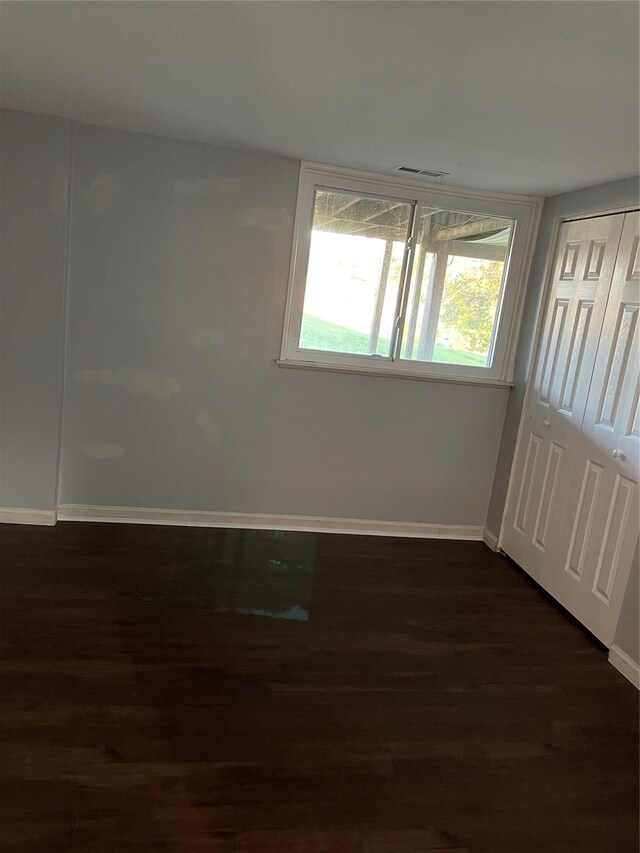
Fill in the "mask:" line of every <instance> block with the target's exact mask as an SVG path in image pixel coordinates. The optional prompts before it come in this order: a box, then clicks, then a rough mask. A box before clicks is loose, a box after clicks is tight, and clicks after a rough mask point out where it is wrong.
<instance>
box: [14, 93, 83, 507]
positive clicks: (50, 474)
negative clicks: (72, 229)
mask: <svg viewBox="0 0 640 853" xmlns="http://www.w3.org/2000/svg"><path fill="white" fill-rule="evenodd" d="M69 160H70V124H69V122H67V121H64V120H62V119H55V118H49V117H46V116H35V115H30V114H28V113H18V112H10V111H6V110H3V111H2V113H1V115H0V269H1V270H2V276H1V281H0V506H2V507H9V508H16V509H17V508H29V509H41V510H54V509H55V505H56V477H57V467H58V465H57V463H58V446H59V434H60V408H61V403H62V356H63V345H64V285H65V258H66V229H67V190H68V169H69Z"/></svg>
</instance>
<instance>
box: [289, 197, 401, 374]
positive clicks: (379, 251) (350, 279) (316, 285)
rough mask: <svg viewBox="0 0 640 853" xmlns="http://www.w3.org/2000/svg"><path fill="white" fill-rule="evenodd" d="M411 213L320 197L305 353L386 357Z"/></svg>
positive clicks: (386, 204)
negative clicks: (313, 350)
mask: <svg viewBox="0 0 640 853" xmlns="http://www.w3.org/2000/svg"><path fill="white" fill-rule="evenodd" d="M411 209H412V205H411V204H410V203H407V202H402V201H394V200H393V199H381V198H372V197H369V196H362V195H356V194H352V193H345V192H332V191H331V190H317V191H316V196H315V204H314V210H313V227H312V233H311V251H310V254H309V266H308V270H307V283H306V289H305V296H304V308H303V315H302V327H301V330H300V347H301V348H303V349H316V350H324V351H326V352H339V353H348V354H355V355H380V356H385V357H386V356H389V354H390V344H391V333H392V330H393V323H394V320H395V315H396V305H397V300H398V291H399V288H400V274H401V271H402V260H403V257H404V252H405V246H406V242H407V238H408V236H409V222H410V218H411Z"/></svg>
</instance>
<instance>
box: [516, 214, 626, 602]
mask: <svg viewBox="0 0 640 853" xmlns="http://www.w3.org/2000/svg"><path fill="white" fill-rule="evenodd" d="M623 220H624V214H619V215H616V216H607V217H597V218H594V219H586V220H581V221H577V222H567V223H564V224H563V225H562V227H561V229H560V233H559V237H558V245H557V250H556V257H555V261H554V268H553V274H552V281H551V292H550V295H549V302H548V306H547V310H546V316H545V322H544V327H543V331H542V335H541V339H540V343H539V347H538V356H537V359H536V364H535V368H534V380H533V382H532V384H531V387H530V390H529V396H528V399H527V404H526V406H525V412H524V418H523V428H522V432H521V437H520V441H519V448H518V451H517V453H516V460H515V469H514V470H515V474H514V486H515V487H514V488H512V490H511V495H510V499H509V506H508V507H507V513H506V516H505V523H504V525H503V530H502V538H501V547H502V548H503V549H504V550H505V551H506V552H507V553H508V554H509V555H510V556H511V557H513V558H514V559H515V560H516V562H518V563H519V564H520V565H521V566H523V567H524V568H526V570H527V571H528V572H529V573H530V574H531V575H533V577H534V578H535V579H536V580H538V581H539V582H540V583H542V584H543V585H547V584H548V580H549V576H550V573H551V570H552V569H551V563H550V557H549V555H550V553H554V552H555V551H556V549H557V543H558V542H559V541H560V540H562V539H563V538H564V544H565V555H564V557H565V559H566V551H567V546H568V537H569V533H568V532H567V531H566V529H565V528H563V517H562V516H563V512H564V507H565V504H566V500H567V494H568V490H569V485H570V481H571V473H572V470H573V465H574V462H575V457H576V451H577V446H578V441H579V437H580V429H581V426H582V421H583V418H584V413H585V406H586V402H587V396H588V393H589V383H590V380H591V374H592V372H593V366H594V360H595V354H596V349H597V346H598V338H599V335H600V330H601V327H602V321H603V317H604V312H605V308H606V303H607V296H608V292H609V286H610V283H611V279H612V275H613V268H614V263H615V259H616V255H617V251H618V246H619V243H620V235H621V232H622V225H623ZM583 471H584V465H583ZM581 475H582V472H581ZM592 487H593V483H592V480H591V479H588V482H587V486H586V487H585V488H588V489H591V488H592ZM589 494H590V492H589V491H587V492H585V496H584V501H586V502H587V503H584V501H583V504H584V508H586V507H587V506H588V501H589ZM587 521H588V519H587ZM587 521H584V522H581V523H584V524H586V523H587ZM576 536H578V533H576ZM563 563H564V560H563Z"/></svg>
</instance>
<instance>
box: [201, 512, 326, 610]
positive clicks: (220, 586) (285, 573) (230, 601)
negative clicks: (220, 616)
mask: <svg viewBox="0 0 640 853" xmlns="http://www.w3.org/2000/svg"><path fill="white" fill-rule="evenodd" d="M315 558H316V539H315V537H313V536H309V535H308V534H306V533H295V532H287V533H285V532H283V531H278V530H273V531H264V535H262V536H260V537H251V536H247V535H246V531H243V530H232V529H231V530H226V531H225V541H224V546H223V549H222V571H221V573H220V576H219V578H218V579H217V583H216V590H215V595H216V598H217V603H218V607H217V609H218V610H220V611H221V612H227V613H241V614H246V615H252V616H266V617H270V618H274V619H289V620H295V621H298V622H307V621H309V618H310V600H311V583H312V580H313V571H314V566H315Z"/></svg>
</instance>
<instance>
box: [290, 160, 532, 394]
mask: <svg viewBox="0 0 640 853" xmlns="http://www.w3.org/2000/svg"><path fill="white" fill-rule="evenodd" d="M318 188H321V189H331V190H336V191H337V192H340V191H346V192H354V193H362V194H365V195H371V196H378V197H380V196H382V197H384V198H395V199H398V200H402V201H408V202H411V203H414V204H415V205H416V210H417V209H418V208H419V207H420V205H425V206H427V207H443V208H446V209H449V210H460V211H464V212H469V213H477V214H481V215H491V216H498V217H505V218H510V219H513V220H514V231H513V235H512V239H511V244H510V249H509V255H508V258H507V270H506V277H505V281H504V286H503V289H502V296H501V304H500V306H499V309H498V323H497V326H496V330H495V333H494V338H495V340H494V343H493V362H492V366H491V367H474V366H472V365H457V364H443V363H440V362H420V361H414V360H409V359H401V358H397V359H392V358H391V357H384V356H370V355H355V354H352V355H349V354H345V353H333V352H327V351H324V350H323V351H320V350H310V349H306V348H305V349H301V348H300V347H299V346H298V340H297V338H298V333H299V329H300V325H301V322H302V310H303V305H304V296H305V287H306V278H307V267H308V261H309V252H310V247H311V226H312V222H313V204H314V197H315V191H316V189H318ZM542 201H543V199H542V198H539V197H534V196H525V195H514V194H510V193H500V192H487V191H484V190H473V189H466V188H462V187H451V186H444V185H441V184H434V183H432V182H423V181H422V180H418V179H415V178H414V179H412V178H398V177H396V176H393V175H385V174H377V173H374V172H362V171H354V170H352V169H344V168H341V167H337V166H326V165H323V164H320V163H312V162H308V161H303V162H302V163H301V166H300V179H299V183H298V198H297V204H296V214H295V221H294V228H293V246H292V251H291V266H290V270H289V282H288V288H287V302H286V309H285V319H284V329H283V335H282V349H281V353H280V358H279V359H277V363H278V365H279V366H281V367H296V368H306V369H311V370H332V371H337V372H348V373H359V374H374V375H377V376H396V377H401V378H409V379H426V380H437V381H441V382H442V381H444V382H460V383H464V384H477V385H491V386H496V385H498V386H504V385H507V386H508V385H512V384H513V369H514V362H515V354H516V346H517V341H518V333H519V331H520V325H521V321H522V312H523V307H524V296H525V289H526V284H527V280H528V277H529V272H530V268H531V261H532V256H533V249H534V246H535V238H536V234H537V230H538V224H539V221H540V213H541V209H542ZM418 218H419V217H418V216H416V215H414V216H413V225H414V229H413V230H415V224H416V222H417V220H418ZM411 233H412V234H413V231H412V232H411ZM414 245H415V241H414ZM413 256H414V253H413V251H412V252H411V255H410V259H409V270H408V275H410V273H411V266H412V264H413ZM407 294H408V288H407V290H406V293H405V299H404V300H403V302H406V296H407Z"/></svg>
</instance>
